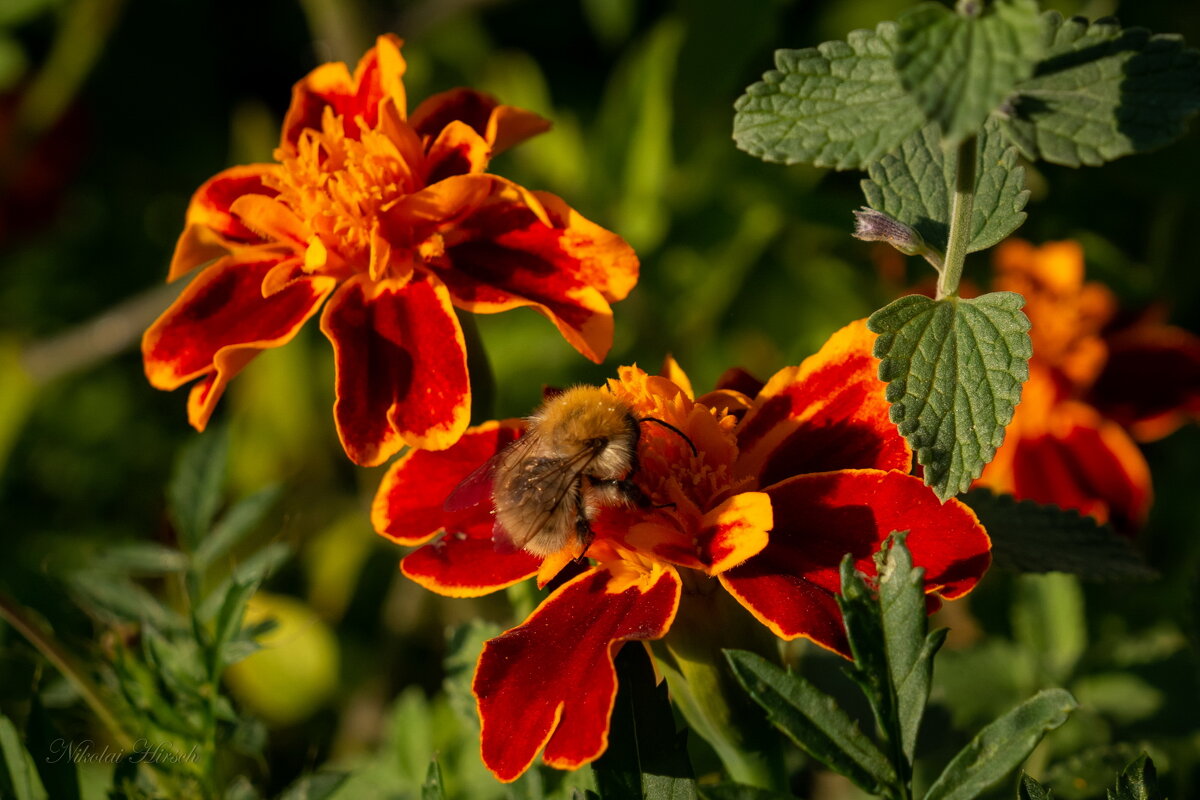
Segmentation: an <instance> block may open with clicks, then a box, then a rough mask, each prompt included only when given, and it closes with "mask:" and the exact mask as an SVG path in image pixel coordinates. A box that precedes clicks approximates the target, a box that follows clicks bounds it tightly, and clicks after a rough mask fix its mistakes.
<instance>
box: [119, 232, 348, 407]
mask: <svg viewBox="0 0 1200 800" xmlns="http://www.w3.org/2000/svg"><path fill="white" fill-rule="evenodd" d="M277 263H278V261H277V260H276V259H272V258H269V257H267V258H263V257H259V258H258V259H257V260H252V257H251V256H250V255H243V256H227V257H225V258H223V259H221V260H220V261H218V262H217V263H215V264H213V265H212V266H211V267H209V268H207V269H206V270H204V271H203V272H202V273H200V275H198V276H197V277H196V279H195V280H193V281H192V282H191V283H190V284H189V285H188V287H187V288H186V289H184V290H183V294H181V295H180V296H179V297H178V298H177V299H176V300H175V302H174V303H172V304H171V306H170V308H168V309H167V310H166V311H164V312H163V314H162V316H160V317H159V318H158V319H157V320H156V321H155V322H154V324H153V325H151V326H150V327H149V328H148V329H147V330H146V333H145V335H144V336H143V337H142V356H143V359H144V362H145V368H146V377H147V378H148V379H149V381H150V384H151V385H152V386H154V387H155V388H158V389H175V388H178V387H179V386H182V385H183V384H185V383H187V382H188V381H190V380H192V379H194V378H198V377H200V376H202V375H208V376H209V378H208V379H207V380H206V381H205V382H203V383H201V384H200V385H199V386H197V387H196V388H195V389H194V390H193V391H192V393H191V396H190V398H189V403H188V408H189V412H188V416H189V418H190V419H191V422H192V424H193V425H194V426H195V427H196V428H198V429H200V430H203V429H204V425H205V424H206V423H207V421H208V417H209V416H210V415H211V414H212V410H213V408H214V407H215V405H216V402H217V400H218V399H220V396H221V393H222V392H224V390H225V386H226V385H227V384H228V383H229V381H230V380H231V379H232V378H233V376H234V375H236V374H237V373H238V372H239V371H240V370H241V369H242V367H244V366H245V365H246V364H247V363H249V361H250V360H251V359H252V358H253V357H254V356H255V355H257V354H258V353H259V352H260V351H262V350H266V349H268V348H271V347H278V346H279V345H281V344H284V343H286V342H288V341H289V340H290V339H291V338H292V337H293V336H295V334H296V332H297V331H298V330H299V329H300V326H301V325H303V324H304V322H305V321H306V320H307V319H308V318H309V317H311V316H312V315H313V313H315V312H316V310H317V307H318V306H320V304H321V301H323V300H324V299H325V298H326V297H327V296H328V295H329V293H330V292H331V291H332V290H333V287H334V283H335V282H334V281H333V279H331V278H322V277H312V278H303V279H299V280H296V281H294V282H293V283H292V284H290V285H289V286H288V287H286V288H284V289H282V290H280V291H279V292H276V293H275V294H272V295H271V296H270V297H263V295H262V283H263V279H264V278H265V277H266V275H267V273H268V272H270V271H271V269H272V268H273V267H275V266H276V264H277Z"/></svg>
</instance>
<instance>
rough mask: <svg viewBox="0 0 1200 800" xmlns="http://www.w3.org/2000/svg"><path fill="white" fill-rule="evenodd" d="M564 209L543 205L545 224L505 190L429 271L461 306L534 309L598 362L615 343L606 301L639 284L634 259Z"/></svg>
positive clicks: (614, 239) (487, 310)
mask: <svg viewBox="0 0 1200 800" xmlns="http://www.w3.org/2000/svg"><path fill="white" fill-rule="evenodd" d="M539 199H544V197H543V196H542V195H539ZM563 208H565V206H562V207H559V206H557V205H555V204H554V203H550V204H546V205H545V211H546V213H548V214H549V218H550V219H551V222H552V224H551V225H547V224H546V223H545V222H543V221H542V220H541V219H539V215H538V213H537V209H535V208H534V207H532V206H531V205H530V204H529V202H528V201H527V199H526V198H525V197H523V196H522V195H521V194H520V193H519V192H518V191H516V190H515V189H508V190H505V191H503V192H501V193H500V194H499V195H496V196H494V197H493V199H492V201H490V202H489V203H487V204H485V205H483V206H482V207H480V208H479V209H478V210H476V211H475V212H474V213H472V214H470V215H469V216H468V217H466V218H465V219H463V220H461V221H460V222H459V223H458V225H457V226H456V227H455V229H454V231H453V235H452V237H451V236H449V235H448V240H447V243H446V251H445V256H446V258H445V264H444V265H443V264H439V263H432V264H431V268H433V269H434V270H435V271H436V272H437V274H438V276H439V277H440V278H441V279H442V280H444V281H445V282H446V285H447V286H448V287H449V289H450V293H451V295H452V296H453V297H454V302H455V305H457V306H458V307H460V308H463V309H466V310H468V311H472V312H475V313H484V314H491V313H496V312H500V311H507V310H508V309H511V308H516V307H519V306H532V307H533V308H534V309H536V310H537V311H539V312H540V313H541V314H543V315H544V316H546V317H547V318H548V319H550V320H551V321H552V322H553V323H554V325H555V326H556V327H557V328H558V330H559V332H560V333H561V334H562V335H563V337H564V338H565V339H566V340H567V341H568V342H569V343H570V344H571V345H572V346H573V347H575V348H576V349H577V350H579V352H580V353H582V354H583V355H585V356H587V357H588V358H590V359H592V360H593V361H596V362H599V361H602V360H603V358H604V356H605V354H607V352H608V349H609V347H610V346H611V345H612V335H613V320H612V309H611V308H610V306H609V298H612V299H619V298H620V297H623V296H624V293H627V292H628V290H629V289H630V288H631V287H632V285H633V283H635V282H636V280H637V256H636V255H635V254H634V253H633V250H632V249H631V248H630V247H629V245H627V244H626V243H625V242H624V241H623V240H622V239H621V238H620V237H619V236H616V235H615V234H613V233H610V232H608V231H605V230H604V229H602V228H600V227H599V226H596V225H594V224H592V223H590V222H588V221H587V220H584V219H583V218H582V217H581V216H579V215H578V214H575V213H574V212H573V211H571V212H570V213H569V214H564V213H563Z"/></svg>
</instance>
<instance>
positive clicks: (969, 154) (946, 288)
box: [937, 136, 979, 300]
mask: <svg viewBox="0 0 1200 800" xmlns="http://www.w3.org/2000/svg"><path fill="white" fill-rule="evenodd" d="M978 144H979V140H978V139H977V138H976V137H974V136H971V137H969V138H967V139H966V140H965V141H964V142H963V143H962V144H960V145H959V146H958V158H957V163H956V164H955V172H954V201H953V204H952V205H951V207H950V235H949V237H948V239H947V241H946V258H945V260H944V261H943V263H942V270H941V274H940V275H939V276H938V285H937V299H938V300H941V299H942V298H943V297H949V296H950V295H953V294H956V293H957V292H958V283H959V281H960V280H962V272H963V263H964V262H965V261H966V258H967V247H968V246H969V245H970V244H971V218H972V214H973V212H974V210H975V170H976V162H977V161H978V149H979V147H978Z"/></svg>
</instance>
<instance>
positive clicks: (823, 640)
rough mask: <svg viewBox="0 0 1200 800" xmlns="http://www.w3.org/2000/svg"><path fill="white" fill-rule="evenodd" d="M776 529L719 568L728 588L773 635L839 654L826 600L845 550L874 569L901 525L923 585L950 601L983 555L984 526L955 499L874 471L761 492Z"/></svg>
mask: <svg viewBox="0 0 1200 800" xmlns="http://www.w3.org/2000/svg"><path fill="white" fill-rule="evenodd" d="M766 491H767V494H769V495H770V497H771V506H772V508H773V509H774V515H775V527H774V529H773V530H772V531H771V536H770V541H769V542H768V544H767V547H766V548H765V549H764V550H763V551H762V552H761V553H759V554H758V555H757V556H755V557H754V558H752V559H750V560H749V561H747V562H746V563H745V564H743V565H741V566H739V567H735V568H733V569H731V570H729V571H728V572H726V573H724V574H722V575H721V581H722V583H723V584H724V585H725V587H726V589H728V590H729V592H730V593H731V594H732V595H733V596H734V597H736V598H737V599H738V600H739V601H740V602H741V603H742V605H744V606H745V607H746V608H747V609H749V610H750V612H751V613H752V614H754V616H755V617H757V618H758V619H759V620H760V621H762V622H763V624H765V625H766V626H767V627H769V628H770V629H771V630H772V631H773V632H774V633H775V634H776V635H778V636H781V637H783V638H785V639H794V638H797V637H804V638H808V639H811V640H812V641H814V642H816V643H817V644H820V645H822V646H823V647H827V648H829V649H831V650H835V651H837V652H840V653H843V654H846V653H847V650H846V645H845V640H844V638H843V634H842V627H841V617H840V614H839V613H838V612H837V605H836V603H835V602H833V597H834V595H835V593H837V592H838V591H839V588H840V585H841V581H840V575H839V567H840V564H841V561H842V557H843V556H844V555H845V554H846V553H851V554H853V555H854V558H855V560H856V567H857V569H858V570H859V571H861V572H863V573H865V574H867V575H873V574H874V571H875V566H874V563H873V561H872V557H873V555H874V554H875V553H876V552H877V551H878V550H879V548H880V545H881V543H882V542H883V541H884V540H885V539H886V538H887V537H888V536H889V535H890V534H891V533H892V532H894V531H908V538H907V540H906V541H907V544H908V547H909V550H910V551H912V555H913V562H914V563H915V564H916V565H917V566H919V567H923V568H924V569H925V591H926V592H936V593H937V594H938V595H940V596H942V597H945V598H948V599H953V598H955V597H960V596H962V595H963V594H966V593H967V592H968V591H970V590H971V589H972V588H973V587H974V586H975V583H976V582H977V581H978V580H979V578H980V577H982V575H983V573H984V572H985V571H986V570H987V568H988V565H989V564H990V562H991V554H990V547H991V543H990V541H989V540H988V537H987V533H986V532H985V531H984V529H983V527H982V526H981V525H980V524H979V521H978V519H976V517H975V515H974V513H973V512H972V511H971V510H970V509H969V508H967V506H965V505H963V504H962V503H960V502H958V501H957V500H950V501H948V502H947V503H945V504H944V505H943V504H941V503H939V502H938V499H937V498H936V497H935V496H934V494H933V492H931V491H930V490H929V489H928V488H927V487H926V486H924V485H923V484H922V483H921V481H920V480H919V479H917V478H914V477H912V476H910V475H904V474H901V473H899V472H884V471H881V470H873V469H862V470H840V471H837V472H825V473H818V474H813V475H801V476H798V477H795V478H791V479H789V480H787V481H784V482H782V483H778V484H776V485H774V486H772V487H771V488H769V489H767V490H766Z"/></svg>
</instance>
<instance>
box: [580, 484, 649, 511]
mask: <svg viewBox="0 0 1200 800" xmlns="http://www.w3.org/2000/svg"><path fill="white" fill-rule="evenodd" d="M591 485H592V490H593V491H595V492H596V493H597V494H599V495H601V496H603V497H607V498H609V502H618V501H620V502H626V503H630V504H632V505H635V506H637V507H638V508H649V507H650V498H649V497H647V496H646V493H645V492H643V491H642V490H641V489H640V488H639V487H638V485H637V484H636V483H634V482H633V481H631V480H629V479H628V478H625V479H623V480H595V479H593V480H592V484H591Z"/></svg>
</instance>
